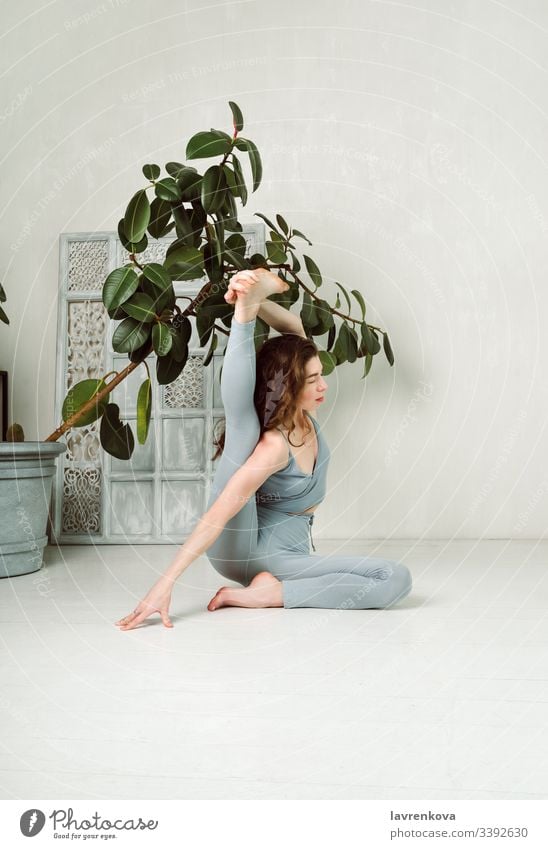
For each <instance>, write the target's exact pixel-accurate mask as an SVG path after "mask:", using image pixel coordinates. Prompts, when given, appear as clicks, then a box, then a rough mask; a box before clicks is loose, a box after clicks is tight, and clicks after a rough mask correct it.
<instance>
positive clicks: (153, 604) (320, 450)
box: [116, 269, 411, 631]
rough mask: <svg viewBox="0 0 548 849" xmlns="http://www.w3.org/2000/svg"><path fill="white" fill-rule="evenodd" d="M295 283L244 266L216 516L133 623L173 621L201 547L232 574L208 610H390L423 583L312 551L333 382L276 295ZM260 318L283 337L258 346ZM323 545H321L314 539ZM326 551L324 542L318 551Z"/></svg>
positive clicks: (229, 356) (363, 561)
mask: <svg viewBox="0 0 548 849" xmlns="http://www.w3.org/2000/svg"><path fill="white" fill-rule="evenodd" d="M288 288H289V287H288V284H287V283H286V282H285V281H283V280H281V279H280V278H279V277H277V275H275V274H273V273H272V272H270V271H267V270H266V269H255V270H254V271H239V272H237V273H236V274H234V275H233V277H232V278H231V282H230V285H229V288H228V291H227V293H226V295H225V299H226V301H227V302H228V303H234V304H235V309H234V316H233V319H232V325H231V330H230V335H229V339H228V343H227V346H226V351H225V355H224V361H223V370H222V376H221V394H222V399H223V405H224V412H225V419H226V425H225V434H224V445H223V450H222V455H221V459H220V460H219V463H218V466H217V469H216V471H215V475H214V479H213V483H212V490H211V494H210V497H209V500H208V505H207V509H206V512H205V513H204V515H203V516H202V518H201V519H200V521H199V522H198V523H197V525H196V527H195V528H194V530H193V531H192V533H191V535H190V536H189V537H188V539H187V540H186V542H185V543H184V545H183V546H181V548H180V549H179V551H178V553H177V555H176V557H175V559H174V561H173V562H172V564H171V565H170V567H169V568H168V570H167V572H166V573H165V574H164V575H162V577H161V578H160V579H159V580H158V581H157V582H156V583H155V584H154V586H153V587H152V588H151V589H150V590H149V592H148V594H147V595H146V596H145V598H144V599H143V600H142V601H141V602H140V603H139V604H138V605H137V607H136V608H135V610H134V611H133V612H132V613H130V614H128V615H127V616H125V617H123V618H122V619H119V620H118V622H116V625H119V626H120V628H121V630H126V631H127V630H131V629H132V628H135V627H136V626H137V625H139V624H140V623H141V622H142V621H143V620H144V619H146V618H147V616H150V615H151V614H152V613H155V612H158V613H159V614H160V616H161V618H162V622H163V624H164V625H165V626H166V627H168V628H171V627H173V625H172V622H171V621H170V618H169V605H170V603H171V592H172V588H173V584H174V582H175V581H176V580H177V578H178V577H179V575H180V574H181V573H182V572H183V571H184V570H185V569H186V568H187V567H188V566H190V564H191V563H192V562H193V561H194V560H195V559H196V558H197V557H199V556H200V555H201V554H203V553H206V554H207V556H208V558H209V560H210V562H211V564H212V565H213V566H214V568H215V569H216V570H217V571H218V572H219V573H220V574H221V575H223V577H225V578H228V579H229V580H231V581H236V582H238V583H240V584H242V585H243V586H242V587H221V588H220V589H219V590H218V591H217V593H216V594H215V595H214V596H213V598H212V599H211V601H210V602H209V604H208V610H217V609H218V608H220V607H225V606H237V607H320V608H340V607H355V608H360V609H366V608H385V607H389V606H390V605H392V604H394V603H395V602H396V601H398V600H400V599H402V598H404V597H405V596H406V595H407V594H408V593H409V592H410V590H411V576H410V573H409V570H408V569H407V567H406V566H404V565H403V564H402V563H396V562H393V561H390V560H384V559H381V558H376V557H366V556H360V555H340V554H331V555H323V556H322V555H318V554H310V543H311V541H312V540H311V533H310V528H311V524H312V521H313V514H314V511H315V510H316V508H317V507H318V505H319V503H320V502H321V501H323V499H324V497H325V481H326V473H327V467H328V464H329V457H330V451H329V448H328V446H327V443H326V442H325V439H324V437H323V434H322V433H321V431H320V428H319V425H318V423H317V421H316V419H315V418H313V417H312V416H311V412H312V411H313V412H315V411H316V409H317V407H318V405H319V404H321V403H322V402H323V398H324V394H325V392H326V390H327V384H326V383H325V380H324V379H323V377H322V363H321V360H320V358H319V356H318V353H317V348H316V346H315V345H314V343H313V342H312V341H311V340H310V339H308V338H307V336H306V334H305V332H304V328H303V326H302V323H301V322H300V320H299V319H298V318H297V317H296V316H295V315H293V314H292V313H289V312H288V311H287V310H285V309H284V308H283V307H281V306H280V305H279V304H275V303H274V302H273V301H268V300H267V298H268V297H269V295H272V294H274V293H276V292H284V291H286V290H287V289H288ZM257 315H260V316H261V318H264V319H265V321H267V322H268V323H269V324H271V326H272V327H274V328H275V329H276V330H279V331H281V332H282V333H283V335H282V336H279V337H275V338H273V339H269V340H267V341H266V342H265V343H264V345H263V346H262V347H261V349H260V350H259V352H258V353H257V354H256V352H255V343H254V329H255V322H256V317H257ZM312 547H313V544H312ZM314 550H315V549H314Z"/></svg>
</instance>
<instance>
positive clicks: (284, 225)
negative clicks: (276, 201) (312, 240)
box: [276, 213, 289, 236]
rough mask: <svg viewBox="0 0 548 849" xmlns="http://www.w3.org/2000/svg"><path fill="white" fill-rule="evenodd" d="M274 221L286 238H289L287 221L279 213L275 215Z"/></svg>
mask: <svg viewBox="0 0 548 849" xmlns="http://www.w3.org/2000/svg"><path fill="white" fill-rule="evenodd" d="M276 221H277V222H278V226H279V228H280V230H283V232H284V233H285V235H286V236H289V227H288V226H287V221H286V220H285V218H284V217H283V216H282V215H280V214H279V213H277V214H276Z"/></svg>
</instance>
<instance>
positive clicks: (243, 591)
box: [207, 572, 283, 610]
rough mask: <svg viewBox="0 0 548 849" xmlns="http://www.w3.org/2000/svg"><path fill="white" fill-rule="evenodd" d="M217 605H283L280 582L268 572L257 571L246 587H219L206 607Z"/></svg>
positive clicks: (217, 606) (211, 608)
mask: <svg viewBox="0 0 548 849" xmlns="http://www.w3.org/2000/svg"><path fill="white" fill-rule="evenodd" d="M219 607H283V595H282V582H281V581H279V580H278V579H277V578H275V577H274V575H272V574H271V573H270V572H259V574H258V575H255V577H254V578H253V580H252V581H251V583H250V584H249V586H248V587H241V588H240V587H221V589H220V590H217V592H216V593H215V595H214V596H213V598H212V599H211V601H210V602H209V604H208V606H207V609H208V610H217V609H218V608H219Z"/></svg>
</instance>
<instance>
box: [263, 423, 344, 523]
mask: <svg viewBox="0 0 548 849" xmlns="http://www.w3.org/2000/svg"><path fill="white" fill-rule="evenodd" d="M305 412H306V410H305ZM306 414H307V416H308V417H309V418H310V419H311V420H312V423H313V425H314V429H315V431H316V438H317V440H318V455H317V457H316V462H315V464H314V468H313V469H312V473H311V474H310V475H308V474H307V473H306V472H303V471H302V469H300V468H299V467H298V465H297V462H296V460H295V457H294V456H293V452H292V451H291V448H289V461H288V463H287V466H285V467H284V468H283V469H281V470H280V471H279V472H274V474H273V475H270V477H269V478H267V479H266V480H265V482H264V483H263V484H262V485H261V486H260V487H259V489H258V490H257V492H256V493H255V501H256V503H257V505H259V506H261V507H266V508H268V509H269V510H276V511H278V512H280V513H302V512H304V511H305V510H308V509H309V508H310V507H314V505H315V504H319V503H320V502H321V501H323V499H324V498H325V493H326V481H327V469H328V466H329V458H330V457H331V452H330V450H329V446H328V444H327V442H326V441H325V439H324V436H323V434H322V432H321V430H320V426H319V424H318V422H317V421H316V419H314V418H313V417H312V416H311V415H310V414H309V413H308V412H306ZM280 433H281V431H280ZM288 447H289V445H288Z"/></svg>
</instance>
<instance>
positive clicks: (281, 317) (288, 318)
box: [259, 298, 306, 336]
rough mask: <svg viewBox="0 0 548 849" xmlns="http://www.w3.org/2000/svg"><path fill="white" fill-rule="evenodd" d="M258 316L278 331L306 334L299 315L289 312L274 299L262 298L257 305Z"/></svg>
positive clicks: (299, 334)
mask: <svg viewBox="0 0 548 849" xmlns="http://www.w3.org/2000/svg"><path fill="white" fill-rule="evenodd" d="M259 318H262V320H263V321H266V323H267V324H268V325H270V327H273V328H274V330H277V331H278V333H296V334H297V335H298V336H306V333H305V332H304V327H303V323H302V321H301V319H300V318H299V316H298V315H295V313H292V312H289V310H286V309H285V307H282V305H281V304H277V303H276V301H269V300H268V298H267V299H266V300H264V301H263V302H262V304H261V306H260V307H259Z"/></svg>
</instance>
